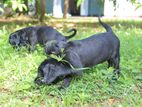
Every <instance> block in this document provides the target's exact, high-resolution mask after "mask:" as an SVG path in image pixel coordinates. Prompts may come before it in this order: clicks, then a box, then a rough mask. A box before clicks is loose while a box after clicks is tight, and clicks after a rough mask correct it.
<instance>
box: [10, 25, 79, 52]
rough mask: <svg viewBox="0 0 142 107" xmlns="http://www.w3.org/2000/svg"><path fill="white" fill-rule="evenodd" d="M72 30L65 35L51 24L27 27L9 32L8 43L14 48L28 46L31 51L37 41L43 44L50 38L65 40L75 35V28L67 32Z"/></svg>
mask: <svg viewBox="0 0 142 107" xmlns="http://www.w3.org/2000/svg"><path fill="white" fill-rule="evenodd" d="M72 31H74V33H73V34H71V35H70V36H66V37H65V36H63V35H62V34H61V33H59V32H58V31H57V30H56V29H54V28H53V27H51V26H35V27H27V28H23V29H20V30H18V31H16V32H14V33H12V34H10V36H9V43H10V44H11V45H12V46H13V47H15V48H19V47H21V46H29V51H32V50H34V48H35V46H36V44H38V43H39V44H41V45H45V43H47V42H48V41H51V40H56V41H66V40H68V39H70V38H72V37H74V36H75V34H76V32H77V31H76V29H71V30H70V31H69V32H72ZM69 32H68V33H69Z"/></svg>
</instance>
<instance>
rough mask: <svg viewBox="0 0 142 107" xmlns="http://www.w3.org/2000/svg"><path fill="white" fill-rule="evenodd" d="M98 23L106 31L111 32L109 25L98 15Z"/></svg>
mask: <svg viewBox="0 0 142 107" xmlns="http://www.w3.org/2000/svg"><path fill="white" fill-rule="evenodd" d="M98 20H99V23H100V24H101V25H102V26H103V27H104V28H105V29H106V31H107V32H112V29H111V27H110V26H109V25H107V24H106V23H104V22H102V21H101V18H100V16H99V17H98Z"/></svg>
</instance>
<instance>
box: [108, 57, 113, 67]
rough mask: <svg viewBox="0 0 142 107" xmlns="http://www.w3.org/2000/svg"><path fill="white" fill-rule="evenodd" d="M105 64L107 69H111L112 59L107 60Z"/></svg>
mask: <svg viewBox="0 0 142 107" xmlns="http://www.w3.org/2000/svg"><path fill="white" fill-rule="evenodd" d="M107 62H108V68H109V67H113V62H112V59H109V60H108V61H107Z"/></svg>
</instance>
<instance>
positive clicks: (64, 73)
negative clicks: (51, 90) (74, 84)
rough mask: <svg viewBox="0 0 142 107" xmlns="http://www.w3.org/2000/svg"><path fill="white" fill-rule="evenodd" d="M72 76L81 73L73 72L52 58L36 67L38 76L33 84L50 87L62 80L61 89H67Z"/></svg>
mask: <svg viewBox="0 0 142 107" xmlns="http://www.w3.org/2000/svg"><path fill="white" fill-rule="evenodd" d="M73 75H81V72H80V71H76V70H73V69H71V68H70V67H69V66H68V65H67V64H64V63H62V62H58V61H57V60H55V59H53V58H51V59H46V60H44V61H43V62H42V63H41V64H40V66H39V67H38V75H37V77H36V78H35V83H37V84H38V85H42V84H48V85H50V84H53V83H56V82H58V81H60V80H62V79H64V84H63V86H62V87H67V86H68V85H69V83H70V81H71V76H73Z"/></svg>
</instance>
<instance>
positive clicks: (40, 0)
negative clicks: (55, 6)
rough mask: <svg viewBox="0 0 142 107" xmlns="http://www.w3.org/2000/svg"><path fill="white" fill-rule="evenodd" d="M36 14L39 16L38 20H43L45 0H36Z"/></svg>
mask: <svg viewBox="0 0 142 107" xmlns="http://www.w3.org/2000/svg"><path fill="white" fill-rule="evenodd" d="M35 5H36V16H37V18H39V21H40V22H42V21H43V20H44V15H45V9H46V0H36V4H35Z"/></svg>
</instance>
